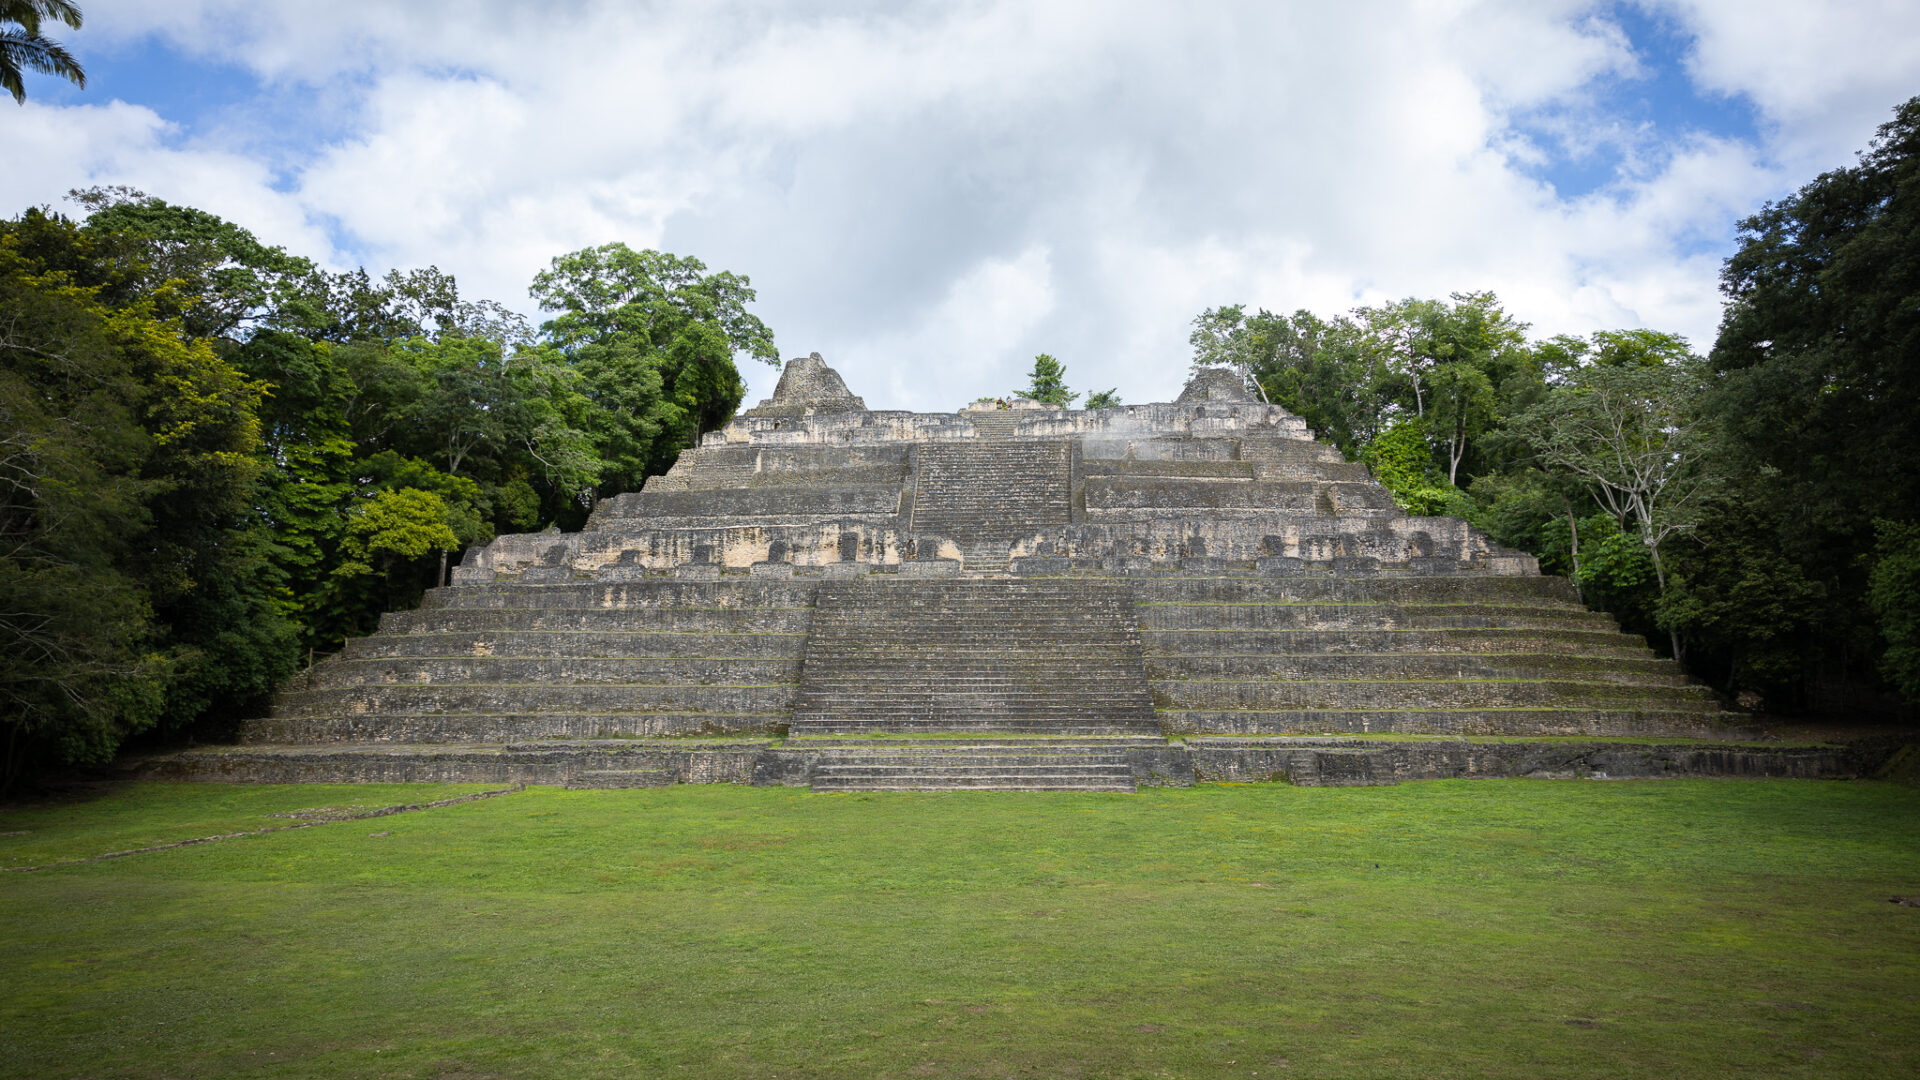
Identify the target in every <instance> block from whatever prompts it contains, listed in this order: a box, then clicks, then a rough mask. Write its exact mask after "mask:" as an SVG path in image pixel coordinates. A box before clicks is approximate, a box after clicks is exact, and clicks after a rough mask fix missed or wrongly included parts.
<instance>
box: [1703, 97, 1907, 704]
mask: <svg viewBox="0 0 1920 1080" xmlns="http://www.w3.org/2000/svg"><path fill="white" fill-rule="evenodd" d="M1916 237H1920V98H1914V99H1912V100H1909V101H1907V102H1905V103H1904V104H1902V105H1900V106H1899V107H1898V108H1897V109H1895V110H1894V116H1893V118H1892V120H1891V121H1889V122H1888V123H1887V124H1885V125H1883V126H1882V127H1881V128H1880V129H1879V132H1878V135H1877V137H1876V138H1875V139H1874V141H1873V143H1872V145H1871V146H1870V147H1869V148H1868V149H1867V150H1866V151H1865V152H1864V153H1862V154H1861V155H1860V158H1859V161H1858V163H1857V164H1856V165H1854V166H1852V167H1850V168H1842V169H1836V170H1833V171H1831V172H1827V173H1824V174H1822V175H1821V176H1819V177H1818V178H1817V179H1815V180H1814V181H1813V182H1811V183H1809V184H1807V185H1806V186H1804V187H1802V188H1801V189H1800V190H1799V191H1798V192H1796V193H1794V194H1793V195H1792V196H1789V197H1788V198H1785V199H1782V200H1781V201H1779V202H1777V203H1769V204H1767V205H1766V206H1765V207H1764V208H1762V210H1761V211H1760V212H1759V213H1758V214H1755V215H1754V216H1753V217H1751V218H1748V219H1747V220H1746V221H1744V222H1742V223H1741V225H1740V235H1739V240H1740V246H1739V249H1738V250H1737V251H1736V252H1735V253H1734V255H1733V257H1732V258H1730V259H1728V260H1727V263H1726V266H1725V268H1724V270H1723V271H1722V274H1721V289H1722V291H1723V292H1724V293H1725V295H1726V297H1727V307H1726V311H1725V315H1724V317H1723V318H1722V321H1721V326H1720V335H1719V338H1718V340H1717V341H1716V342H1715V344H1714V347H1713V350H1712V352H1711V353H1710V355H1709V361H1710V363H1711V364H1712V366H1713V367H1714V369H1715V370H1716V372H1718V373H1719V375H1720V379H1719V385H1718V386H1717V387H1716V390H1715V397H1714V401H1713V404H1712V408H1713V411H1714V413H1715V414H1716V415H1717V416H1718V418H1719V420H1720V422H1721V423H1722V424H1723V425H1724V427H1725V430H1726V435H1727V438H1726V440H1725V446H1726V450H1727V454H1728V459H1729V467H1730V469H1731V471H1732V473H1733V475H1734V477H1735V482H1736V483H1737V484H1738V485H1739V487H1740V490H1741V491H1742V492H1743V493H1744V495H1745V497H1746V498H1748V499H1750V500H1751V501H1752V503H1753V505H1754V506H1755V507H1756V508H1757V509H1758V511H1759V512H1760V513H1762V514H1763V515H1764V516H1765V517H1766V518H1767V519H1769V520H1770V521H1772V522H1773V523H1774V526H1775V529H1776V532H1775V534H1774V538H1773V541H1772V542H1773V543H1774V544H1775V545H1776V546H1778V547H1779V548H1780V549H1781V550H1782V551H1783V552H1784V553H1785V555H1786V556H1787V558H1789V559H1790V560H1792V561H1793V562H1794V563H1795V564H1797V565H1798V566H1799V567H1800V568H1801V569H1802V571H1803V572H1804V573H1805V575H1806V576H1807V578H1808V579H1809V580H1812V581H1814V582H1817V583H1819V584H1820V585H1822V586H1823V587H1824V588H1825V589H1826V590H1827V605H1828V606H1827V610H1826V612H1825V614H1824V617H1823V620H1822V622H1823V627H1822V633H1821V634H1820V635H1819V638H1818V641H1817V643H1816V644H1815V646H1814V648H1815V657H1817V658H1818V659H1819V663H1820V666H1822V667H1824V668H1825V669H1826V674H1825V675H1824V676H1823V677H1824V678H1828V679H1833V680H1835V681H1839V680H1854V679H1871V678H1873V677H1874V668H1875V667H1876V666H1877V660H1878V654H1879V653H1880V652H1881V650H1882V649H1884V648H1885V647H1886V646H1887V645H1889V644H1891V643H1892V642H1893V641H1894V640H1895V639H1896V638H1897V637H1899V636H1900V635H1901V634H1902V633H1903V632H1904V631H1903V630H1902V629H1901V628H1900V627H1899V626H1898V625H1896V624H1895V623H1892V622H1889V621H1887V620H1888V619H1889V617H1890V614H1889V611H1887V610H1881V609H1878V608H1876V607H1875V606H1874V605H1873V604H1871V603H1869V602H1868V598H1869V593H1870V592H1871V590H1872V585H1871V584H1870V582H1869V577H1870V574H1871V571H1872V568H1873V566H1874V565H1875V564H1876V560H1875V559H1874V558H1873V557H1870V556H1869V554H1868V553H1869V552H1871V551H1873V550H1875V547H1876V544H1877V543H1880V542H1883V538H1882V537H1880V536H1879V534H1878V533H1877V532H1876V524H1875V523H1876V522H1878V521H1891V522H1912V521H1916V520H1920V469H1916V468H1914V462H1916V461H1920V364H1916V363H1915V362H1914V357H1915V356H1920V304H1916V303H1915V302H1914V298H1915V297H1916V296H1920V242H1916ZM1884 557H1885V556H1882V558H1884ZM1896 666H1897V665H1896Z"/></svg>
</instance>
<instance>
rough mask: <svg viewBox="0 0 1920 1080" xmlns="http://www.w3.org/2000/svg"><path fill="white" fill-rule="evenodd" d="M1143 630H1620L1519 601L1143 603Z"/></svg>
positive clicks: (1591, 616)
mask: <svg viewBox="0 0 1920 1080" xmlns="http://www.w3.org/2000/svg"><path fill="white" fill-rule="evenodd" d="M1139 612H1140V621H1141V628H1142V629H1143V630H1239V629H1248V630H1264V629H1274V630H1280V629H1340V630H1369V629H1380V630H1387V629H1406V630H1436V629H1449V628H1452V629H1474V628H1492V627H1503V628H1509V629H1516V630H1582V629H1585V630H1617V629H1618V626H1617V624H1615V623H1614V621H1613V618H1612V616H1610V615H1607V614H1605V613H1604V612H1598V611H1587V610H1584V609H1573V608H1568V609H1556V608H1551V607H1531V606H1522V605H1517V604H1424V605H1414V604H1405V605H1402V604H1142V605H1140V607H1139Z"/></svg>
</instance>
